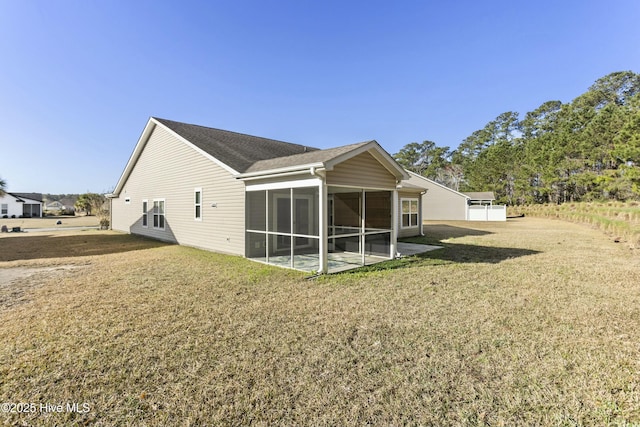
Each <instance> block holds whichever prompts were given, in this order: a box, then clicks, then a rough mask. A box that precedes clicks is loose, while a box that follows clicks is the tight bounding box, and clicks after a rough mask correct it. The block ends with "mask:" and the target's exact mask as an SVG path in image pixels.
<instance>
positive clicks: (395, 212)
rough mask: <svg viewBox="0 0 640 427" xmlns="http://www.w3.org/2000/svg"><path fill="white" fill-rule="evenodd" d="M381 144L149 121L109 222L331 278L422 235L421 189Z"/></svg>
mask: <svg viewBox="0 0 640 427" xmlns="http://www.w3.org/2000/svg"><path fill="white" fill-rule="evenodd" d="M408 179H409V174H408V173H407V172H406V171H405V170H404V168H402V167H401V166H400V165H399V164H398V163H397V162H396V161H395V160H394V159H393V158H392V157H391V156H390V155H389V154H388V153H387V152H386V151H385V150H384V149H383V148H382V147H381V146H380V145H379V144H378V143H377V142H376V141H367V142H361V143H357V144H351V145H345V146H341V147H336V148H329V149H324V150H320V149H316V148H312V147H307V146H304V145H299V144H291V143H287V142H282V141H275V140H272V139H267V138H261V137H256V136H250V135H245V134H241V133H235V132H230V131H225V130H220V129H213V128H209V127H204V126H198V125H193V124H186V123H180V122H175V121H171V120H165V119H159V118H154V117H151V118H150V119H149V120H148V122H147V124H146V126H145V128H144V131H143V132H142V135H141V136H140V138H139V140H138V142H137V144H136V146H135V148H134V151H133V154H132V155H131V157H130V159H129V161H128V163H127V165H126V167H125V169H124V171H123V173H122V175H121V177H120V179H119V181H118V183H117V185H116V187H115V189H114V191H113V193H112V194H110V195H108V197H109V198H110V200H111V222H110V223H111V228H112V229H114V230H119V231H123V232H127V233H135V234H140V235H145V236H149V237H153V238H156V239H160V240H165V241H169V242H175V243H179V244H182V245H187V246H194V247H199V248H203V249H207V250H212V251H216V252H223V253H229V254H235V255H241V256H244V257H247V258H250V259H252V260H256V261H260V262H264V263H267V264H274V265H278V266H283V267H289V268H294V269H298V270H304V271H314V272H318V273H328V272H334V271H340V270H343V269H347V268H353V267H354V266H360V265H365V264H370V263H374V262H378V261H381V260H387V259H391V258H394V257H395V256H396V255H397V239H398V237H403V236H414V235H419V234H421V233H422V215H421V212H422V197H421V194H422V193H423V192H424V187H421V186H420V185H415V184H410V183H407V185H403V183H404V182H406V180H408Z"/></svg>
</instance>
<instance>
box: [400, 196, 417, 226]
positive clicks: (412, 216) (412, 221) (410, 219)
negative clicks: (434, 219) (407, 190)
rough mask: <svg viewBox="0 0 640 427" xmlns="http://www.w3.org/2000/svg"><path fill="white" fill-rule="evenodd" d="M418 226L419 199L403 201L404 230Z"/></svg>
mask: <svg viewBox="0 0 640 427" xmlns="http://www.w3.org/2000/svg"><path fill="white" fill-rule="evenodd" d="M417 226H418V199H402V228H409V227H417Z"/></svg>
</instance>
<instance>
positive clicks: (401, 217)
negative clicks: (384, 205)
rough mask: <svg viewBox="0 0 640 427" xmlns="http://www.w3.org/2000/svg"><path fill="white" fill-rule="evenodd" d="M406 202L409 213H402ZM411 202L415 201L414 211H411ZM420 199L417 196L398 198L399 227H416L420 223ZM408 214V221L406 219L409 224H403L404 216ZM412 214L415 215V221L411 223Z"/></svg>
mask: <svg viewBox="0 0 640 427" xmlns="http://www.w3.org/2000/svg"><path fill="white" fill-rule="evenodd" d="M405 202H407V203H409V213H404V206H403V205H404V203H405ZM412 202H415V203H416V211H415V212H413V211H412V209H411V206H412V205H413V203H412ZM419 202H420V201H419V200H418V199H417V198H402V199H400V228H416V227H418V226H419V225H420V224H418V221H420V212H419V211H420V203H419ZM405 215H408V216H409V221H407V223H408V224H409V225H404V216H405ZM412 215H415V216H416V223H415V224H412V222H411V217H412Z"/></svg>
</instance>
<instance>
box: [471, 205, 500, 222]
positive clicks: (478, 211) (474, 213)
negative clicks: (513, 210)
mask: <svg viewBox="0 0 640 427" xmlns="http://www.w3.org/2000/svg"><path fill="white" fill-rule="evenodd" d="M467 219H468V220H469V221H506V220H507V207H506V206H503V205H495V206H467Z"/></svg>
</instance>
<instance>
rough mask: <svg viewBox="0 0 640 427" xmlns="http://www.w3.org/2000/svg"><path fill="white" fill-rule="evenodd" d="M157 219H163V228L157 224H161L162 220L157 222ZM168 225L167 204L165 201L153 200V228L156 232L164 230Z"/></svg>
mask: <svg viewBox="0 0 640 427" xmlns="http://www.w3.org/2000/svg"><path fill="white" fill-rule="evenodd" d="M156 203H158V211H156ZM160 203H162V212H160V209H159V206H160ZM156 217H158V218H160V217H162V227H160V226H159V225H156V224H160V220H159V219H158V221H156ZM166 225H167V204H166V202H165V199H153V228H155V229H156V230H164V229H165V227H166Z"/></svg>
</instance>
